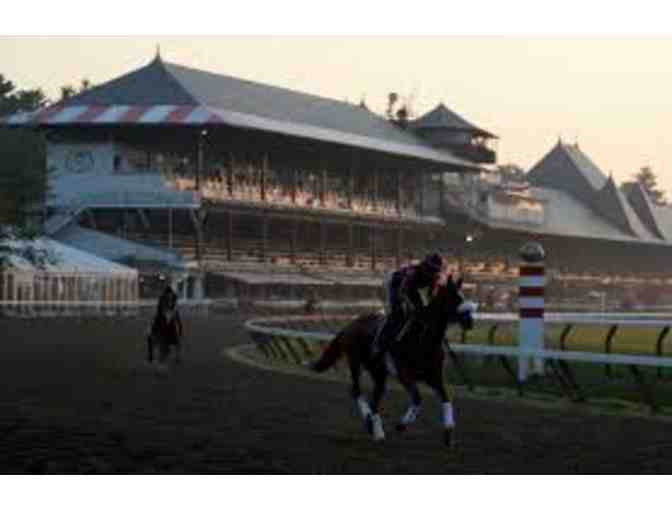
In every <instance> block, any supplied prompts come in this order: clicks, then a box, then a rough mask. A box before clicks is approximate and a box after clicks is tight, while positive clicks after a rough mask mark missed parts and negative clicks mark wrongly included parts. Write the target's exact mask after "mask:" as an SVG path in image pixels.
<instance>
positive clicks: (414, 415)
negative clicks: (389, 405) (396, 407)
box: [401, 405, 420, 425]
mask: <svg viewBox="0 0 672 510" xmlns="http://www.w3.org/2000/svg"><path fill="white" fill-rule="evenodd" d="M419 414H420V407H419V406H414V405H411V406H410V407H409V408H408V410H407V411H406V414H404V415H403V416H402V417H401V423H402V425H410V424H411V423H413V422H414V421H415V420H417V419H418V415H419Z"/></svg>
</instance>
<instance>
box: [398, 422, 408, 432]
mask: <svg viewBox="0 0 672 510" xmlns="http://www.w3.org/2000/svg"><path fill="white" fill-rule="evenodd" d="M405 431H406V425H404V424H403V423H397V432H405Z"/></svg>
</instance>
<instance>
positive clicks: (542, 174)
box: [527, 140, 607, 190]
mask: <svg viewBox="0 0 672 510" xmlns="http://www.w3.org/2000/svg"><path fill="white" fill-rule="evenodd" d="M573 174H576V175H579V176H581V177H582V178H583V179H585V181H586V182H587V183H588V184H590V186H591V187H592V188H593V189H594V190H600V189H602V187H603V186H604V185H605V183H606V182H607V176H606V175H605V174H604V173H603V172H602V170H600V169H599V167H598V166H597V165H596V164H595V163H593V162H592V161H591V159H590V158H589V157H588V156H587V155H586V154H585V153H583V152H582V151H581V149H579V146H578V145H576V144H574V145H570V144H564V143H562V141H560V140H558V143H557V144H556V145H555V147H553V149H551V151H550V152H548V153H547V154H546V155H545V156H544V157H543V158H542V159H541V160H540V161H539V162H538V163H537V164H536V165H534V166H533V167H532V169H531V170H530V171H529V172H528V174H527V178H528V179H529V180H530V182H532V183H533V184H541V183H542V182H543V183H544V184H545V185H550V186H553V185H554V184H556V185H558V186H556V187H559V186H560V185H564V184H565V183H566V182H565V181H566V178H567V176H568V175H573Z"/></svg>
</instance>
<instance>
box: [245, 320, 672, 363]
mask: <svg viewBox="0 0 672 510" xmlns="http://www.w3.org/2000/svg"><path fill="white" fill-rule="evenodd" d="M549 315H550V317H547V318H545V319H546V321H547V322H550V323H556V324H590V325H593V324H594V325H596V326H604V325H608V326H612V325H618V326H627V327H646V326H656V327H661V328H662V327H665V326H672V318H670V317H669V316H667V317H668V319H667V320H664V319H662V318H660V319H648V320H646V319H645V320H632V319H630V320H628V318H627V315H624V314H620V315H619V314H615V316H612V317H609V318H608V319H607V318H606V317H600V319H599V320H597V321H596V320H595V319H594V318H592V317H585V316H584V314H549ZM596 315H597V314H596ZM640 316H641V314H640ZM603 319H606V320H603ZM305 320H309V319H307V318H306V317H275V318H273V317H270V318H264V319H251V320H249V321H247V323H246V324H245V327H246V329H247V330H248V331H249V332H250V333H251V334H252V335H253V336H255V335H259V336H262V337H265V338H267V339H275V338H281V339H297V340H298V339H301V340H304V341H307V342H328V341H329V340H331V339H332V338H333V337H334V335H333V334H331V333H320V332H309V331H299V330H296V329H291V328H289V327H286V326H285V327H275V326H273V325H272V324H273V323H278V322H282V323H285V324H286V323H288V322H291V321H305ZM476 320H477V321H479V322H486V323H490V324H497V323H500V324H507V323H508V324H511V323H515V322H517V321H518V317H517V316H516V315H513V314H505V315H498V314H480V315H478V316H477V317H476ZM450 349H452V350H453V351H454V352H458V353H464V354H473V355H481V356H506V357H513V358H521V357H524V358H541V359H552V360H558V361H560V360H563V361H572V362H581V363H597V364H609V365H634V366H647V367H672V357H667V356H648V355H639V354H610V353H609V354H607V353H596V352H584V351H560V350H552V349H541V350H525V349H521V348H519V347H517V346H496V345H486V344H462V343H451V344H450Z"/></svg>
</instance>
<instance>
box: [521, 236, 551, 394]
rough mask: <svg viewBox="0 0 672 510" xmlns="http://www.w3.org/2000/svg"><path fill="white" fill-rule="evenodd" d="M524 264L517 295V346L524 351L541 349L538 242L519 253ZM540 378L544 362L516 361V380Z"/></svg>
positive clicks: (541, 284) (541, 285)
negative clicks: (533, 376) (532, 376)
mask: <svg viewBox="0 0 672 510" xmlns="http://www.w3.org/2000/svg"><path fill="white" fill-rule="evenodd" d="M520 256H521V258H522V259H523V261H522V262H521V264H520V279H519V287H520V289H519V294H518V314H519V319H520V321H519V326H518V346H519V349H520V351H521V354H523V353H524V352H525V351H531V350H542V349H543V348H544V286H545V284H546V276H545V264H544V259H545V258H546V256H545V253H544V249H543V248H542V246H541V245H540V244H539V243H537V242H529V243H526V244H524V245H523V247H522V248H521V249H520ZM530 373H532V374H543V373H544V366H543V360H541V359H539V358H535V359H530V358H529V357H527V356H520V357H519V358H518V380H520V381H521V382H523V381H525V380H527V377H528V375H529V374H530Z"/></svg>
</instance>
